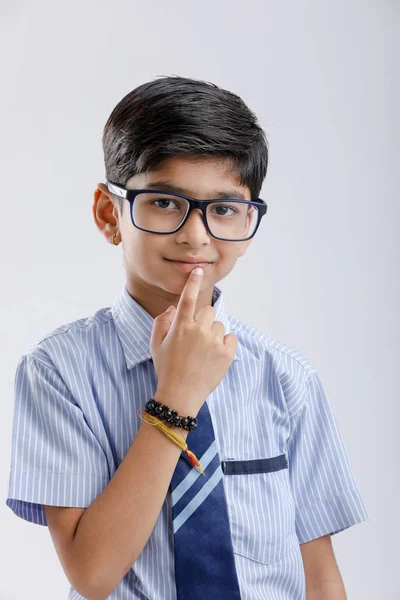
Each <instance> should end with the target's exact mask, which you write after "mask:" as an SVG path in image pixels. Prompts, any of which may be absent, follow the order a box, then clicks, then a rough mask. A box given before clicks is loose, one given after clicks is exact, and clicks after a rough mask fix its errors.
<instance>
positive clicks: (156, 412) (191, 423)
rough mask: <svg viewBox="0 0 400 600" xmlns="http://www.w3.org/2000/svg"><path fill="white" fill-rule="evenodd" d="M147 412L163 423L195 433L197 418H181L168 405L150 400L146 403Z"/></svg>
mask: <svg viewBox="0 0 400 600" xmlns="http://www.w3.org/2000/svg"><path fill="white" fill-rule="evenodd" d="M146 411H147V412H148V413H149V415H152V416H153V417H158V418H159V419H160V420H161V421H166V422H167V423H170V424H171V425H175V427H180V428H182V429H185V430H186V431H193V429H196V427H197V419H196V417H180V416H179V415H178V412H177V411H176V410H171V409H170V407H169V406H167V405H166V404H161V402H157V400H154V398H150V400H147V402H146Z"/></svg>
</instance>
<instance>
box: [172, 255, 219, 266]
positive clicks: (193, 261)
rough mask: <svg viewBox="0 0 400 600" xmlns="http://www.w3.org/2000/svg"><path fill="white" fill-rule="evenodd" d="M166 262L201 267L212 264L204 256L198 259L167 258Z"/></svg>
mask: <svg viewBox="0 0 400 600" xmlns="http://www.w3.org/2000/svg"><path fill="white" fill-rule="evenodd" d="M165 260H169V261H170V262H182V263H185V264H192V265H201V264H204V263H207V264H208V263H210V262H211V261H209V260H207V259H206V258H204V257H203V256H199V257H198V258H176V259H173V258H166V259H165Z"/></svg>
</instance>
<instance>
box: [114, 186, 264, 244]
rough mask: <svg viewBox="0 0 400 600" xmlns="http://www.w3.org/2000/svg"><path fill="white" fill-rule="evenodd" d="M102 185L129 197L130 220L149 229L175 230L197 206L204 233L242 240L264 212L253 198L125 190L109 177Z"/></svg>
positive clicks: (167, 231)
mask: <svg viewBox="0 0 400 600" xmlns="http://www.w3.org/2000/svg"><path fill="white" fill-rule="evenodd" d="M106 185H107V187H108V189H109V191H110V192H111V193H112V194H116V195H117V196H121V198H125V199H126V200H128V201H129V204H130V215H131V220H132V224H133V225H134V226H135V227H137V228H138V229H141V230H143V231H148V232H150V233H159V234H168V233H175V232H176V231H179V229H181V228H182V227H183V225H184V224H185V222H186V219H187V218H188V215H189V213H190V212H191V211H192V210H193V209H195V208H198V209H200V210H201V212H202V215H203V221H204V224H205V226H206V229H207V231H208V233H209V234H210V235H211V236H212V237H213V238H216V239H217V240H224V241H228V242H242V241H245V240H249V239H250V238H252V237H253V236H254V235H255V233H256V231H257V229H258V227H259V225H260V222H261V219H262V217H263V216H264V215H265V214H266V212H267V203H266V202H265V201H264V200H262V199H261V198H257V200H254V201H251V202H250V201H247V200H238V199H236V198H232V199H228V200H225V199H224V200H217V199H214V200H196V199H195V198H190V197H189V196H182V195H181V194H175V193H171V192H164V191H161V190H151V189H150V190H148V189H141V190H127V189H125V188H123V187H120V186H119V185H116V184H115V183H112V182H111V181H106Z"/></svg>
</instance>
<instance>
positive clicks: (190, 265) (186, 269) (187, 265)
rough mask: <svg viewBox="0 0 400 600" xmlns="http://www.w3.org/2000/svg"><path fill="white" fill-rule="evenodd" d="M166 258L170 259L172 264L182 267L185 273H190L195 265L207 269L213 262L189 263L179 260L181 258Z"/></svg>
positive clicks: (178, 267)
mask: <svg viewBox="0 0 400 600" xmlns="http://www.w3.org/2000/svg"><path fill="white" fill-rule="evenodd" d="M165 260H168V262H170V263H171V265H174V266H175V267H176V268H177V269H180V270H181V271H183V272H184V273H190V272H191V271H193V269H194V268H195V267H201V268H202V269H206V268H207V267H208V265H210V264H211V263H209V262H203V263H188V262H184V261H179V260H169V259H168V258H166V259H165Z"/></svg>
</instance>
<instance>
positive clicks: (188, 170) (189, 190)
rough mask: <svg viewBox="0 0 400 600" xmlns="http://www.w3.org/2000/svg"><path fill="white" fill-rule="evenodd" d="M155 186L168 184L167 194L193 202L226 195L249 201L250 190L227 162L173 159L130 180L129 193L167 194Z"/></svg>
mask: <svg viewBox="0 0 400 600" xmlns="http://www.w3.org/2000/svg"><path fill="white" fill-rule="evenodd" d="M157 182H163V183H164V184H169V185H170V188H169V191H177V192H178V193H182V194H185V195H188V196H193V197H194V198H203V199H207V198H213V197H216V195H217V194H218V195H221V194H223V193H225V192H227V194H226V197H232V195H233V194H234V196H233V197H238V198H243V199H244V200H250V190H249V189H248V188H247V187H246V186H242V185H240V183H239V179H238V175H237V173H236V172H235V171H233V170H232V164H231V162H230V161H229V160H224V159H222V158H219V159H218V158H214V157H207V158H204V157H198V156H195V157H194V156H174V157H168V158H166V159H165V160H163V161H162V162H160V163H159V164H158V165H157V167H155V168H154V169H152V170H151V171H149V172H147V173H140V174H139V175H135V176H134V177H131V178H130V179H129V181H128V183H127V185H126V187H127V188H128V189H134V188H151V187H152V188H154V189H160V188H161V189H165V190H168V185H163V186H162V187H161V185H158V186H156V185H155V184H156V183H157Z"/></svg>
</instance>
